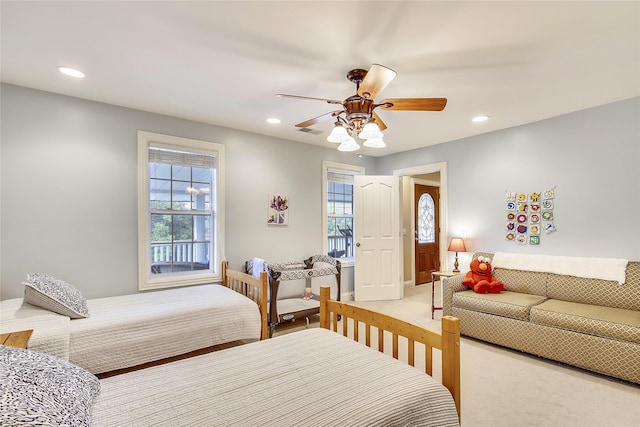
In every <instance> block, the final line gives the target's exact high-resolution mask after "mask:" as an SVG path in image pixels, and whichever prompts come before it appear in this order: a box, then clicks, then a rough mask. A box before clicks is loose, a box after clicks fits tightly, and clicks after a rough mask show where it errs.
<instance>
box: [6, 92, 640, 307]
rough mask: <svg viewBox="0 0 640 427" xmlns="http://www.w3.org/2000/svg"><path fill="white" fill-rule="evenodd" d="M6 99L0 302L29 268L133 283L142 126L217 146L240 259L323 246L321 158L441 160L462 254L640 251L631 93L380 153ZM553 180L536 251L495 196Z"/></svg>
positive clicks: (115, 110) (108, 285)
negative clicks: (508, 224)
mask: <svg viewBox="0 0 640 427" xmlns="http://www.w3.org/2000/svg"><path fill="white" fill-rule="evenodd" d="M0 111H1V114H2V117H1V119H2V129H1V134H0V144H1V145H0V151H1V157H0V159H1V168H2V169H1V174H0V185H1V190H2V192H1V197H0V223H1V227H0V244H1V247H0V255H1V258H0V285H1V286H0V292H1V294H0V298H2V299H6V298H15V297H19V296H21V295H22V292H23V286H22V285H21V282H22V281H23V280H24V279H25V278H26V275H27V273H29V272H41V273H48V274H52V275H54V276H58V277H60V278H63V279H65V280H67V281H69V282H70V283H73V284H74V285H76V286H77V287H78V288H80V290H81V291H82V292H83V293H84V294H85V296H86V297H88V298H97V297H102V296H108V295H118V294H125V293H133V292H136V291H137V239H136V236H137V234H136V233H137V211H136V203H137V198H136V179H137V177H136V132H137V131H138V130H146V131H150V132H157V133H164V134H169V135H176V136H181V137H186V138H194V139H200V140H205V141H212V142H217V143H222V144H225V146H226V166H227V173H226V225H225V230H226V253H225V256H226V258H227V259H228V260H229V261H230V262H231V265H232V267H234V268H240V264H241V262H242V261H244V260H245V259H247V258H250V257H253V256H259V257H262V258H265V259H268V260H273V261H288V260H295V259H300V258H301V257H306V256H309V255H311V254H314V253H317V252H319V251H320V250H321V248H322V242H321V233H322V225H321V205H320V204H321V186H322V184H321V162H322V160H331V161H336V162H342V163H350V164H361V165H364V166H365V167H366V170H367V173H369V174H371V173H378V174H389V173H392V172H393V170H395V169H402V168H408V167H411V166H416V165H423V164H429V163H436V162H442V161H446V162H447V163H448V189H449V191H448V201H449V210H448V212H449V214H448V224H449V231H450V233H456V232H457V231H458V230H459V229H465V230H467V233H468V239H467V243H468V249H469V251H474V250H487V251H510V252H527V253H545V254H558V255H575V256H599V257H607V256H610V257H626V258H629V259H634V260H638V259H640V249H639V248H640V244H639V243H638V242H640V222H638V221H637V220H636V217H637V212H639V211H640V168H639V167H638V164H639V160H640V98H635V99H632V100H628V101H623V102H619V103H615V104H610V105H607V106H604V107H599V108H595V109H590V110H585V111H582V112H578V113H574V114H570V115H566V116H561V117H557V118H553V119H550V120H545V121H541V122H537V123H533V124H530V125H526V126H521V127H517V128H512V129H507V130H504V131H500V132H493V133H489V134H484V135H480V136H476V137H473V138H467V139H464V140H458V141H453V142H449V143H445V144H440V145H436V146H433V147H426V148H424V149H420V150H414V151H412V152H407V153H401V154H397V155H391V156H386V157H383V158H379V159H374V158H367V157H364V158H362V159H357V158H356V157H355V156H353V154H345V153H340V152H338V151H337V150H335V149H331V148H323V147H316V146H311V145H305V144H299V143H294V142H288V141H282V140H278V139H274V138H269V137H265V136H261V135H256V134H250V133H245V132H240V131H235V130H231V129H226V128H221V127H215V126H210V125H205V124H202V123H196V122H191V121H187V120H182V119H178V118H172V117H166V116H161V115H157V114H151V113H147V112H142V111H136V110H131V109H126V108H121V107H117V106H113V105H106V104H100V103H95V102H90V101H85V100H80V99H76V98H70V97H65V96H60V95H56V94H52V93H47V92H42V91H37V90H32V89H27V88H21V87H17V86H11V85H6V84H3V85H2V99H1V110H0ZM552 186H555V187H556V209H555V214H556V221H555V223H556V226H557V227H558V231H557V232H555V233H552V234H550V235H543V239H542V244H541V245H540V246H539V247H530V246H518V245H515V244H511V243H508V242H506V241H505V240H504V237H503V236H504V233H503V230H502V229H503V227H504V220H503V218H504V192H505V191H506V190H510V191H524V192H530V191H534V190H540V189H546V188H548V187H552ZM270 192H279V193H283V194H287V195H288V196H289V198H290V210H291V212H290V222H289V226H287V227H269V226H267V225H266V216H267V206H266V200H267V195H268V193H270ZM469 255H470V254H461V261H460V263H461V267H464V266H465V265H466V263H468V258H465V257H468V256H469ZM345 270H346V271H345V274H344V277H343V282H342V283H343V291H350V290H352V289H353V272H352V269H349V268H348V269H345Z"/></svg>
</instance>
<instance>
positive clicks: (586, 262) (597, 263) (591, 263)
mask: <svg viewBox="0 0 640 427" xmlns="http://www.w3.org/2000/svg"><path fill="white" fill-rule="evenodd" d="M628 262H629V261H628V260H626V259H620V258H584V257H569V256H556V255H538V254H532V255H531V254H527V255H524V254H509V253H503V252H496V253H495V255H494V256H493V261H492V262H491V264H492V265H493V267H494V268H506V269H510V270H528V271H538V272H542V273H554V274H564V275H569V276H575V277H584V278H587V279H602V280H615V281H617V282H618V283H619V284H620V285H622V284H623V283H624V281H625V277H626V269H627V264H628Z"/></svg>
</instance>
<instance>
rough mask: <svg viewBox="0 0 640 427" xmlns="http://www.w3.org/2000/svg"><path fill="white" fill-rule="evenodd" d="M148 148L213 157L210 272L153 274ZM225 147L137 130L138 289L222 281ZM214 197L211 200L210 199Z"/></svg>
mask: <svg viewBox="0 0 640 427" xmlns="http://www.w3.org/2000/svg"><path fill="white" fill-rule="evenodd" d="M149 147H159V148H166V149H175V150H181V151H188V152H193V153H199V154H204V155H212V156H215V157H216V175H217V179H216V180H215V182H213V183H212V185H213V186H214V192H213V195H212V197H211V203H212V209H213V222H212V224H211V233H212V236H213V239H212V242H211V243H212V246H213V248H212V253H213V256H212V257H211V265H210V269H209V270H196V271H189V272H180V273H166V274H160V275H152V274H151V271H150V268H149V266H150V265H151V262H150V261H151V251H150V247H151V235H150V212H149ZM224 175H225V174H224V145H222V144H217V143H213V142H207V141H200V140H196V139H189V138H181V137H177V136H171V135H163V134H158V133H152V132H146V131H138V289H139V290H150V289H162V288H172V287H177V286H187V285H199V284H204V283H216V282H220V281H221V280H222V271H221V270H222V260H223V259H224V247H225V245H224V241H225V240H224V229H225V226H224V224H225V222H224V211H225V209H224V187H225V185H224ZM214 195H215V196H217V197H213V196H214Z"/></svg>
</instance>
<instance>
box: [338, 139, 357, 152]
mask: <svg viewBox="0 0 640 427" xmlns="http://www.w3.org/2000/svg"><path fill="white" fill-rule="evenodd" d="M349 138H351V137H349ZM359 149H360V144H358V143H357V142H356V140H355V139H353V138H351V140H350V141H346V142H343V143H341V144H340V145H339V146H338V151H356V150H359Z"/></svg>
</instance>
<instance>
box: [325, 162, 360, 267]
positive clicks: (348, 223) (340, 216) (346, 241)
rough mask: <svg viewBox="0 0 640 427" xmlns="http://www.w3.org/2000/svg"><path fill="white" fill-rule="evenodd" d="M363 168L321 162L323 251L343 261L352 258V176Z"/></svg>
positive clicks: (350, 260)
mask: <svg viewBox="0 0 640 427" xmlns="http://www.w3.org/2000/svg"><path fill="white" fill-rule="evenodd" d="M362 174H364V167H361V166H353V165H346V164H341V163H334V162H326V161H325V162H322V198H323V200H322V206H323V211H322V217H323V224H324V226H323V228H324V229H323V241H324V243H323V250H324V253H326V254H328V255H330V256H332V257H335V258H339V259H340V260H341V261H342V262H343V263H344V262H345V261H346V262H347V263H348V262H352V261H353V229H354V228H353V227H354V211H353V208H354V201H353V196H354V194H353V193H354V192H353V177H354V175H362Z"/></svg>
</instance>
